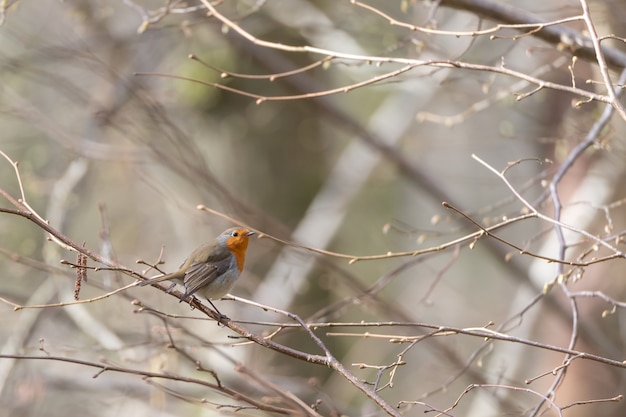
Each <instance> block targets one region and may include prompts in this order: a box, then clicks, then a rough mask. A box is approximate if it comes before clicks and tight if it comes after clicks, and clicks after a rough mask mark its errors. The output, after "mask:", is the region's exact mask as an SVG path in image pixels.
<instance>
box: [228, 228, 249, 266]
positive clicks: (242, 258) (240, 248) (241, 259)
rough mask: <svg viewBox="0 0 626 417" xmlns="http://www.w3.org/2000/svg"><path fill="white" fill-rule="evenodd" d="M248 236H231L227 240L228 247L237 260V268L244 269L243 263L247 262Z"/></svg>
mask: <svg viewBox="0 0 626 417" xmlns="http://www.w3.org/2000/svg"><path fill="white" fill-rule="evenodd" d="M248 239H249V238H248V236H244V235H240V236H236V237H235V236H231V237H230V238H228V240H226V247H227V248H228V250H230V252H231V253H232V254H233V256H234V257H235V260H236V261H237V269H238V270H239V271H240V272H241V271H243V265H244V263H245V262H246V250H247V249H248Z"/></svg>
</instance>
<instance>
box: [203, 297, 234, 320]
mask: <svg viewBox="0 0 626 417" xmlns="http://www.w3.org/2000/svg"><path fill="white" fill-rule="evenodd" d="M207 301H208V302H209V304H211V307H213V310H215V312H216V313H217V315H218V316H219V318H218V319H217V325H218V326H219V324H220V322H221V321H222V320H230V318H229V317H228V316H227V315H226V314H222V313H220V311H219V310H218V309H217V307H215V304H213V303H212V302H211V300H209V299H207Z"/></svg>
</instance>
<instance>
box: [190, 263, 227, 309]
mask: <svg viewBox="0 0 626 417" xmlns="http://www.w3.org/2000/svg"><path fill="white" fill-rule="evenodd" d="M230 262H231V260H230V258H228V257H225V258H223V259H221V260H220V261H213V262H198V263H194V264H191V266H190V267H189V268H188V269H187V272H186V273H185V279H184V281H183V284H184V285H185V293H184V294H183V295H182V297H180V300H181V301H183V300H185V299H186V298H187V297H190V296H191V295H193V294H194V293H195V292H196V291H198V290H199V289H200V288H202V287H204V286H205V285H209V284H210V283H211V282H213V281H214V280H215V279H216V278H217V277H219V276H220V275H222V274H223V273H224V272H226V270H228V268H229V266H230Z"/></svg>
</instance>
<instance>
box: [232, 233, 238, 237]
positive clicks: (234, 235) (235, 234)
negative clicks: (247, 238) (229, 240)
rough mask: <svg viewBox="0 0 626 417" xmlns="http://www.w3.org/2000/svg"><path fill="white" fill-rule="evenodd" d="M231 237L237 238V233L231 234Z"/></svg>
mask: <svg viewBox="0 0 626 417" xmlns="http://www.w3.org/2000/svg"><path fill="white" fill-rule="evenodd" d="M231 236H232V237H237V236H239V232H233V233H232V235H231Z"/></svg>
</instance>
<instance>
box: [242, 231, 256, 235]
mask: <svg viewBox="0 0 626 417" xmlns="http://www.w3.org/2000/svg"><path fill="white" fill-rule="evenodd" d="M255 234H256V232H253V231H252V230H250V231H248V233H246V234H245V235H244V236H252V235H255Z"/></svg>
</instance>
